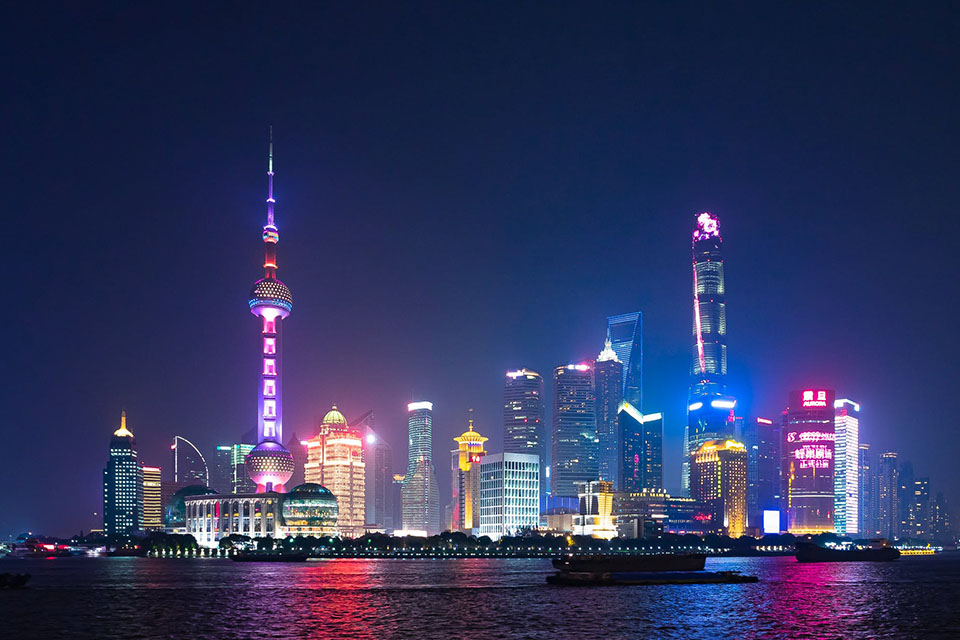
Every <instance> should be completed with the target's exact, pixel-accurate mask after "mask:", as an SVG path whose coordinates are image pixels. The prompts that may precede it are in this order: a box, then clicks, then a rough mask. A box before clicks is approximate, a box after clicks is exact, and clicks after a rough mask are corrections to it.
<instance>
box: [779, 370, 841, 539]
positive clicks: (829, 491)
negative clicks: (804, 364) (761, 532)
mask: <svg viewBox="0 0 960 640" xmlns="http://www.w3.org/2000/svg"><path fill="white" fill-rule="evenodd" d="M834 400H835V393H834V392H833V390H831V389H816V388H814V389H802V390H800V391H794V392H792V393H791V394H790V405H789V408H788V410H787V412H786V415H785V421H784V425H783V436H782V441H781V442H782V444H783V469H782V473H783V478H784V487H783V488H784V490H785V493H786V495H785V498H786V500H787V505H786V506H787V512H786V516H787V527H788V530H789V531H790V532H791V533H816V532H821V531H832V530H833V506H834V504H833V494H834V477H833V476H834V463H835V460H834V441H835V439H836V436H835V434H834V416H833V403H834Z"/></svg>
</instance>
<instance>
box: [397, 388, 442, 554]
mask: <svg viewBox="0 0 960 640" xmlns="http://www.w3.org/2000/svg"><path fill="white" fill-rule="evenodd" d="M407 445H408V448H407V473H406V475H405V476H404V479H403V488H402V490H401V496H402V498H401V499H402V502H403V506H402V512H403V515H402V520H403V522H402V525H403V526H402V530H403V531H407V532H411V533H412V532H417V533H420V534H426V535H435V534H438V533H440V526H441V524H440V487H439V485H438V484H437V472H436V470H435V469H434V466H433V403H432V402H411V403H410V404H408V405H407Z"/></svg>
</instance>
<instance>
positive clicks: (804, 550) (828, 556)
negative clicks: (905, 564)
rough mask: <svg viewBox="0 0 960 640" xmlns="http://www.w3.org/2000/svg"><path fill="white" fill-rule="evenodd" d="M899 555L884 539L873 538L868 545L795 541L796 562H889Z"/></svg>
mask: <svg viewBox="0 0 960 640" xmlns="http://www.w3.org/2000/svg"><path fill="white" fill-rule="evenodd" d="M899 557H900V552H899V551H898V550H897V549H894V548H893V547H891V546H890V543H889V542H887V541H886V540H873V541H871V543H870V546H861V545H854V544H851V543H845V544H832V545H829V546H825V547H821V546H819V545H816V544H813V543H812V542H797V562H889V561H891V560H896V559H897V558H899Z"/></svg>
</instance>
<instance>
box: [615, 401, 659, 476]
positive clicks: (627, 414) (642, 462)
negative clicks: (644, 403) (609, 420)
mask: <svg viewBox="0 0 960 640" xmlns="http://www.w3.org/2000/svg"><path fill="white" fill-rule="evenodd" d="M617 423H618V424H617V428H618V431H619V432H620V446H619V458H620V459H619V463H618V466H619V467H620V470H619V473H618V477H619V480H620V485H619V486H615V488H617V489H619V490H621V491H630V492H637V491H644V490H647V491H657V490H662V489H663V414H662V413H650V414H647V415H644V414H642V413H640V411H639V410H638V409H637V407H635V406H633V405H632V404H630V403H629V402H627V401H626V400H624V401H623V402H621V403H620V408H619V410H618V412H617Z"/></svg>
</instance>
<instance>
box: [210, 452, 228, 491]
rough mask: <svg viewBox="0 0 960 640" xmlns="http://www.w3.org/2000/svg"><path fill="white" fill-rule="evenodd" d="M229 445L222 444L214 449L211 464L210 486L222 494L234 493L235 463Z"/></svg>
mask: <svg viewBox="0 0 960 640" xmlns="http://www.w3.org/2000/svg"><path fill="white" fill-rule="evenodd" d="M230 453H231V449H230V446H229V445H225V444H221V445H217V447H216V448H215V449H214V450H213V459H212V461H211V465H210V482H209V483H208V484H209V486H210V488H211V489H213V490H214V491H216V492H217V493H220V494H228V493H233V465H232V464H231V460H230Z"/></svg>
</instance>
